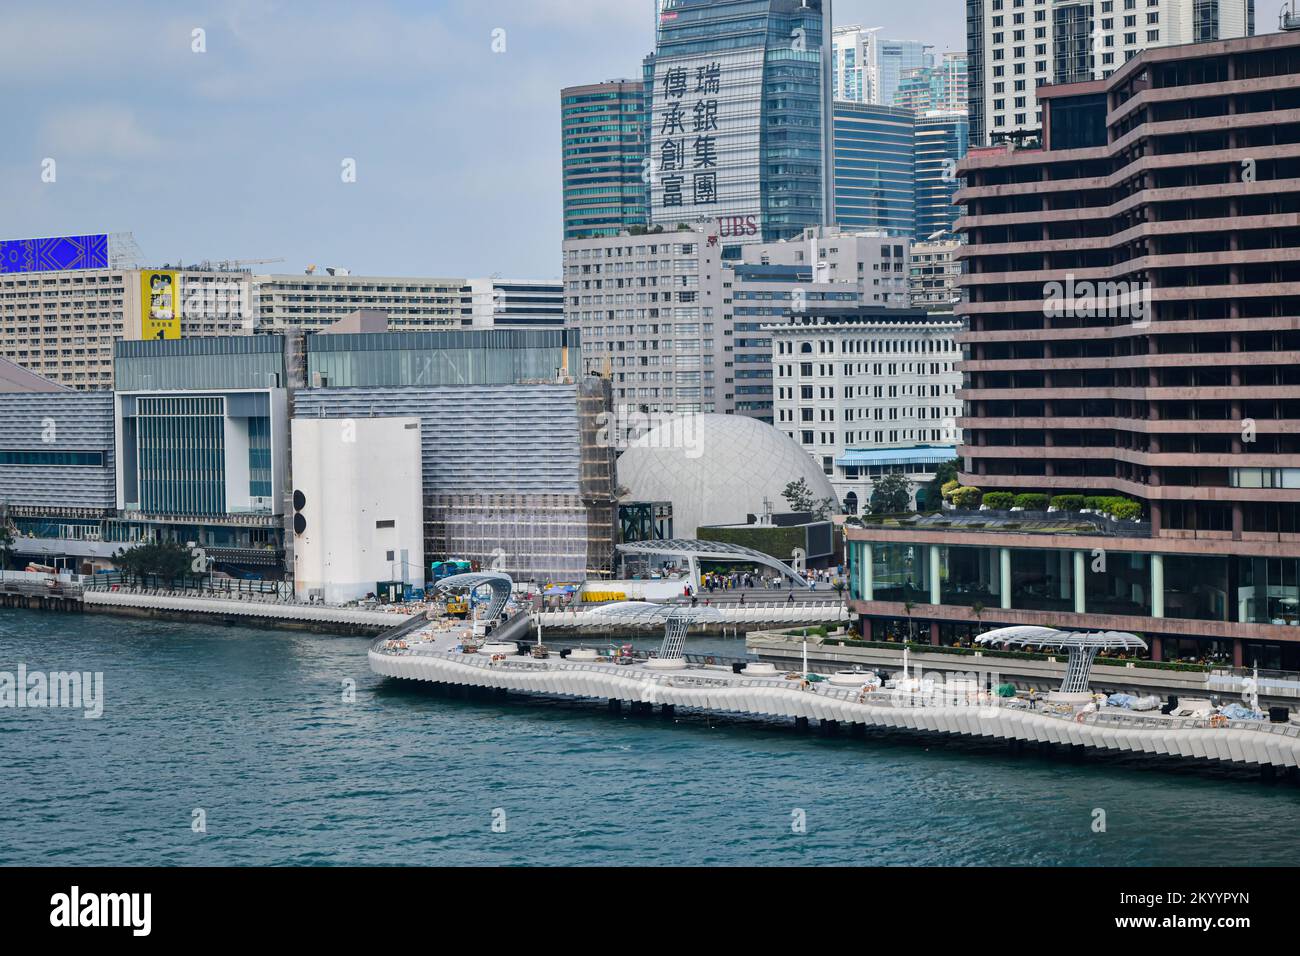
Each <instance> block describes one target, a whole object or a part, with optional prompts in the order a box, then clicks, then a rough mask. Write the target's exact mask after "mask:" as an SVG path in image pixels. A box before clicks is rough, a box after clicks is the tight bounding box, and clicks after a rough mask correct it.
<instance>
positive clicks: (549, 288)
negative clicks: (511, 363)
mask: <svg viewBox="0 0 1300 956" xmlns="http://www.w3.org/2000/svg"><path fill="white" fill-rule="evenodd" d="M461 297H462V301H461V320H460V321H461V325H462V326H472V327H473V328H476V329H491V328H498V327H500V328H561V327H563V326H564V284H563V283H562V282H558V281H556V280H554V279H498V278H495V277H494V278H487V279H466V280H465V285H464V286H463V287H462V289H461Z"/></svg>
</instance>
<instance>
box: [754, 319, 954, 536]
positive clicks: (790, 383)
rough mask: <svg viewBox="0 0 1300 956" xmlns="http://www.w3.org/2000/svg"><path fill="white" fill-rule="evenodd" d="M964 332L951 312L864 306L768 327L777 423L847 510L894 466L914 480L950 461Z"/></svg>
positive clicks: (860, 503)
mask: <svg viewBox="0 0 1300 956" xmlns="http://www.w3.org/2000/svg"><path fill="white" fill-rule="evenodd" d="M960 330H961V323H960V322H959V321H957V320H956V319H954V318H953V317H952V316H951V315H949V316H946V317H936V316H931V315H929V314H927V313H926V312H925V311H923V310H921V309H907V308H903V309H882V308H879V307H870V306H867V307H861V308H850V309H839V310H834V309H831V310H826V311H824V312H822V313H820V314H817V313H811V312H805V313H800V314H796V315H793V316H792V317H791V318H789V319H788V320H787V321H785V322H781V323H774V324H772V325H770V326H767V327H766V328H765V332H766V333H767V335H768V337H769V340H770V341H771V342H772V364H773V366H774V379H773V381H774V384H775V388H776V397H775V413H776V417H775V422H774V424H775V425H776V427H777V428H779V429H781V430H782V431H784V432H785V433H786V434H787V435H789V436H790V437H791V438H792V439H793V440H794V441H795V442H797V443H798V444H799V445H800V447H802V448H803V449H804V451H806V452H808V454H809V455H811V456H812V458H813V460H814V461H816V462H817V464H818V466H819V467H821V469H822V470H823V472H824V473H825V474H826V476H827V478H829V479H830V481H831V484H832V485H833V486H834V488H835V491H836V494H837V496H838V497H839V500H840V502H841V503H842V504H843V506H844V510H845V513H846V514H854V515H855V514H857V513H858V511H859V510H860V509H861V508H864V507H865V506H866V505H868V504H869V502H870V498H871V488H872V485H873V484H874V480H873V479H875V478H878V477H880V476H882V475H884V474H889V473H892V472H898V473H901V474H904V475H906V476H907V477H908V479H909V482H911V483H912V484H913V485H915V484H917V483H921V482H925V481H927V480H928V479H929V476H930V475H932V474H933V473H934V470H935V468H936V467H937V466H938V465H939V464H940V463H942V462H944V461H951V460H952V458H953V455H954V454H955V453H956V450H955V448H953V447H952V446H951V442H952V441H953V438H954V433H955V423H956V420H957V416H958V414H959V413H960V400H959V399H958V397H957V390H958V388H959V387H960V385H961V375H960V373H959V372H958V371H957V362H958V360H959V359H960V358H961V352H960V349H959V347H958V345H957V342H956V335H957V333H958V332H959V331H960ZM945 442H947V443H949V444H947V445H945V444H944V443H945ZM912 491H915V488H913V489H912Z"/></svg>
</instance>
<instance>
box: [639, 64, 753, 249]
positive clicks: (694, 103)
mask: <svg viewBox="0 0 1300 956" xmlns="http://www.w3.org/2000/svg"><path fill="white" fill-rule="evenodd" d="M764 54H765V48H764V46H763V45H762V44H760V45H758V46H750V47H746V48H741V49H737V50H732V51H729V52H720V51H719V52H715V51H709V52H704V53H695V54H691V55H688V56H659V57H657V58H656V61H655V77H654V79H655V87H654V89H655V93H654V100H653V113H652V123H653V126H652V128H651V142H650V164H651V171H652V175H651V178H650V222H651V224H652V225H662V226H664V227H665V228H673V227H675V226H676V225H677V224H678V223H679V222H697V221H699V220H701V219H710V218H713V217H716V216H736V217H741V218H744V219H746V220H748V221H752V222H753V223H755V224H757V227H758V234H759V235H760V236H761V235H762V227H763V205H762V196H761V193H760V187H759V182H760V176H761V170H762V163H761V162H760V160H759V154H760V146H761V139H760V137H761V132H762V125H763V99H764V91H763V63H764ZM711 70H715V71H716V73H717V82H716V84H715V83H714V82H713V80H712V78H708V79H703V80H702V82H697V80H696V77H697V76H701V75H702V74H701V71H704V74H705V75H708V71H711ZM683 71H684V72H683ZM682 76H684V77H685V78H687V81H686V82H684V85H680V84H678V83H676V82H672V81H671V78H672V77H682ZM705 108H707V110H708V112H707V114H706V113H705V112H704V109H705ZM697 110H699V111H700V117H701V119H700V121H699V122H698V123H697V121H696V113H697ZM701 140H705V145H708V146H710V147H711V148H712V149H713V151H714V152H713V153H712V160H711V164H710V165H704V163H705V162H708V161H709V160H707V159H706V157H704V156H702V155H697V154H696V153H695V152H694V148H695V147H693V145H692V144H695V143H699V142H700V141H701Z"/></svg>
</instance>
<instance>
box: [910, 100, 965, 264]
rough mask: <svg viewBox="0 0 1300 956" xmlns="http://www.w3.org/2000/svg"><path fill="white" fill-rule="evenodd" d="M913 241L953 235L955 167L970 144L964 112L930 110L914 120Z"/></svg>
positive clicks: (958, 212) (954, 220)
mask: <svg viewBox="0 0 1300 956" xmlns="http://www.w3.org/2000/svg"><path fill="white" fill-rule="evenodd" d="M915 129H916V140H915V154H914V158H915V173H916V179H915V182H916V238H917V239H918V240H921V241H929V240H932V239H941V238H944V237H945V236H951V235H952V234H953V223H955V222H956V221H957V217H958V216H959V215H960V214H961V208H960V207H959V206H956V205H954V204H953V201H952V197H953V194H954V193H956V191H957V186H958V180H957V164H958V163H959V162H960V161H961V160H962V159H963V158H965V156H966V150H967V148H968V147H969V145H970V121H969V119H968V117H967V115H966V111H965V110H947V111H942V110H932V111H930V112H927V113H925V114H923V115H921V116H918V117H917V118H916V127H915Z"/></svg>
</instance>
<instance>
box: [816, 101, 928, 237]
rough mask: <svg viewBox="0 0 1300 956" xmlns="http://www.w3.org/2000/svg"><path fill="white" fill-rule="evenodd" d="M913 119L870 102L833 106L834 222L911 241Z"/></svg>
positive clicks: (913, 220) (913, 218)
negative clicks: (880, 230) (879, 230)
mask: <svg viewBox="0 0 1300 956" xmlns="http://www.w3.org/2000/svg"><path fill="white" fill-rule="evenodd" d="M914 130H915V119H914V117H913V116H912V114H911V112H910V111H908V110H904V109H898V108H896V107H893V106H876V105H873V104H870V103H836V104H835V222H836V223H837V224H838V225H839V226H840V227H841V228H843V229H846V230H848V229H851V230H855V231H858V230H863V229H882V230H886V231H888V232H889V233H890V234H891V235H894V236H907V237H909V238H910V237H911V236H912V234H913V232H914V230H915V228H916V197H915V194H914V182H915V175H916V174H915V169H914V163H915V148H916V147H915V143H914V141H913V134H914Z"/></svg>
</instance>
